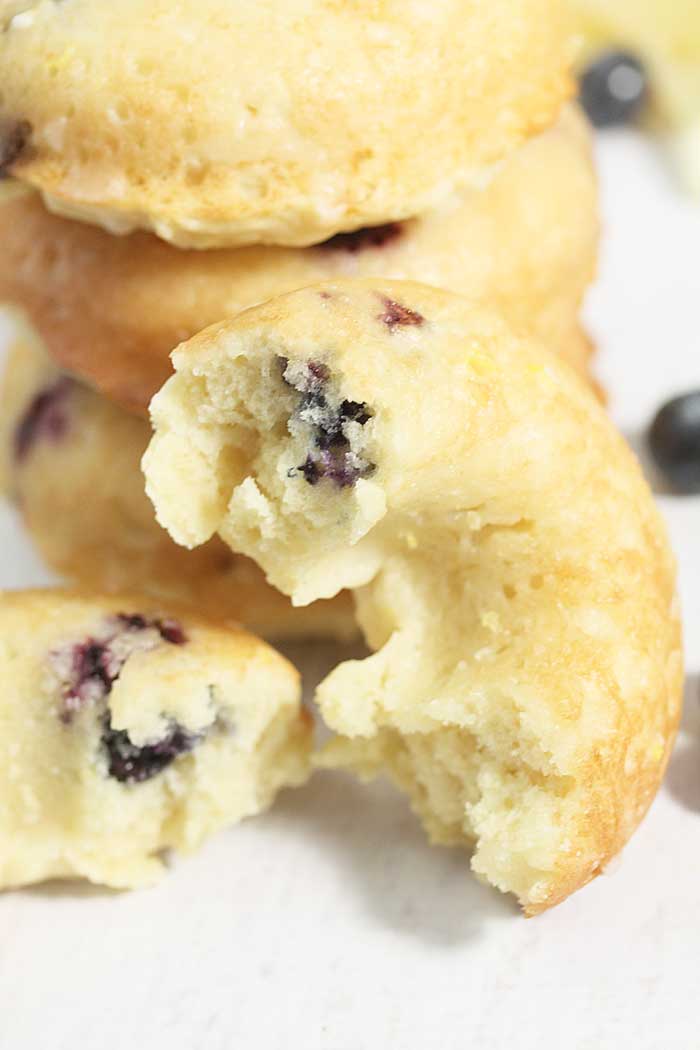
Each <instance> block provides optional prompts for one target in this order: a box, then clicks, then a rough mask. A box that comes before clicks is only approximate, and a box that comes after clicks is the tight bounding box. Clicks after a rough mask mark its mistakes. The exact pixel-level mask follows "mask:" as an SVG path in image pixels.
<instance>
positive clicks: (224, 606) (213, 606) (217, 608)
mask: <svg viewBox="0 0 700 1050" xmlns="http://www.w3.org/2000/svg"><path fill="white" fill-rule="evenodd" d="M150 436H151V428H150V427H149V425H148V423H147V422H146V421H145V420H143V419H139V418H137V417H136V416H132V415H129V414H128V413H126V412H125V411H124V410H123V409H121V408H118V407H117V406H116V405H114V404H112V403H111V402H110V401H108V400H107V399H106V398H105V397H102V396H101V395H100V394H97V393H95V392H94V391H92V390H90V389H89V388H88V387H86V386H84V385H83V384H82V383H79V382H77V381H76V380H73V379H71V378H70V377H68V376H67V375H66V374H65V373H62V372H61V371H60V370H59V369H58V368H57V367H56V366H55V365H54V364H52V363H51V361H50V360H49V359H48V357H47V356H46V353H45V352H44V350H43V349H42V347H41V346H40V344H39V343H38V341H37V340H36V338H34V337H33V336H32V333H31V332H29V331H26V330H24V331H22V330H21V329H18V330H17V331H16V335H15V340H14V343H13V345H12V348H11V351H10V354H9V359H8V363H7V366H6V369H5V374H4V376H3V380H2V384H1V385H0V486H1V487H2V489H3V490H4V492H5V494H6V495H7V496H9V498H10V499H11V500H12V501H13V502H14V503H15V504H16V506H17V508H18V510H19V512H20V514H21V515H22V519H23V521H24V524H25V526H26V527H27V529H28V531H29V534H30V536H31V537H32V539H33V541H34V542H35V544H36V545H37V547H38V549H39V551H40V553H41V554H42V556H43V557H44V559H45V561H46V562H47V564H48V565H49V566H50V567H51V568H52V569H53V570H54V572H56V573H58V574H59V575H60V576H62V577H64V578H65V579H69V580H71V581H75V582H77V583H79V584H80V585H82V586H84V587H89V588H91V589H93V590H97V591H109V592H114V591H118V592H119V591H124V590H132V589H134V588H136V589H138V590H140V591H145V592H147V593H148V594H151V595H152V596H154V597H156V598H159V599H160V600H162V601H177V602H179V603H185V604H187V605H189V606H191V607H192V608H193V609H195V610H197V611H199V612H204V613H205V614H206V615H208V616H215V617H217V618H219V619H221V618H227V619H235V620H238V621H240V622H242V623H245V624H246V626H247V627H249V628H250V630H252V631H254V632H255V633H256V634H261V635H263V636H264V637H266V638H274V639H275V640H277V641H279V640H282V639H284V640H290V639H301V638H308V637H313V638H320V637H323V638H337V639H344V640H346V639H348V638H351V637H354V636H355V635H356V633H357V628H356V625H355V617H354V611H353V605H352V601H351V599H350V595H349V594H347V593H344V594H342V595H338V597H336V598H334V599H333V601H331V602H315V603H314V604H313V605H309V606H306V607H305V608H304V609H294V608H293V607H292V605H291V602H290V601H289V599H288V598H287V597H286V596H285V595H283V594H280V592H279V591H277V590H275V588H274V587H271V586H270V585H269V584H268V583H267V582H266V581H265V577H264V576H263V573H262V572H261V571H260V569H259V568H258V566H257V565H256V564H255V563H254V562H252V561H250V559H249V558H244V557H241V556H240V555H234V554H232V552H231V550H230V549H229V548H228V547H227V546H226V545H225V544H224V543H223V542H222V541H221V540H220V539H218V538H214V539H212V540H211V541H210V542H209V543H207V544H205V545H204V546H203V547H200V548H198V549H197V550H196V551H186V550H183V548H182V547H178V545H177V544H176V543H174V541H173V540H172V539H171V538H170V536H169V535H168V533H167V532H166V531H165V529H163V528H161V527H160V525H158V523H157V521H156V519H155V515H154V513H153V507H152V506H151V504H150V502H149V500H148V498H147V497H146V494H145V492H144V479H143V474H142V473H141V466H140V463H141V457H142V455H143V453H144V451H145V449H146V446H147V444H148V441H149V439H150Z"/></svg>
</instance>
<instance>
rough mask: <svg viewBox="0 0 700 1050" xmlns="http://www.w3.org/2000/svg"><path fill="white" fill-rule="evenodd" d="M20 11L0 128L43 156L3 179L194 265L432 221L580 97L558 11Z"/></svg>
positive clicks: (97, 0) (142, 1) (56, 6)
mask: <svg viewBox="0 0 700 1050" xmlns="http://www.w3.org/2000/svg"><path fill="white" fill-rule="evenodd" d="M22 6H23V7H26V8H28V10H25V11H23V12H22V13H21V14H19V15H18V16H17V17H16V18H14V19H13V18H9V17H7V16H6V17H5V18H4V19H3V27H2V28H3V32H2V35H1V36H0V64H1V67H2V72H3V93H2V99H1V100H0V118H1V119H3V120H4V121H6V122H10V123H14V124H15V125H16V124H17V123H18V122H21V121H24V122H28V124H29V125H31V138H30V139H29V141H28V143H27V147H26V148H25V149H24V150H19V151H17V150H16V149H15V151H14V153H13V154H12V155H11V160H10V161H9V162H8V167H10V168H11V170H12V172H13V173H14V174H16V175H18V177H20V178H22V179H24V180H26V181H28V182H30V183H32V184H33V185H35V186H37V187H38V188H40V189H41V190H42V191H43V192H44V193H45V194H46V195H47V197H49V198H50V200H51V203H52V206H53V207H54V208H56V209H58V208H61V209H63V210H65V211H66V212H67V213H69V214H71V213H72V214H74V215H82V216H83V217H84V218H85V219H87V220H88V221H90V222H99V223H101V224H103V225H104V226H105V227H106V228H108V229H111V230H113V231H119V232H125V231H126V230H129V229H140V228H143V229H154V230H156V231H157V232H158V233H159V235H160V236H162V237H164V238H165V239H166V240H171V241H173V242H174V243H177V244H180V245H181V246H186V247H200V248H204V247H205V248H212V247H217V246H222V245H223V246H225V245H235V244H239V245H241V244H288V245H306V244H312V243H314V242H316V241H320V240H323V239H324V238H326V237H328V236H331V235H332V234H334V233H336V232H338V231H339V230H348V229H354V228H356V227H358V226H363V225H370V224H376V223H379V222H386V221H387V220H389V219H403V218H406V217H408V216H410V215H417V214H421V213H422V212H424V211H425V210H427V209H428V208H430V207H432V205H433V204H434V203H435V201H436V200H438V199H439V198H440V196H441V195H443V194H444V193H445V192H446V191H447V192H449V191H450V190H451V189H454V188H457V187H459V186H460V185H464V184H472V185H473V184H475V183H476V182H478V181H480V180H483V177H484V174H485V173H487V172H488V170H489V168H490V166H492V165H493V164H495V163H497V162H498V161H499V160H501V158H503V157H504V156H506V155H507V154H508V153H509V152H510V151H511V150H513V149H514V148H515V147H516V146H517V145H518V144H520V143H521V142H523V141H524V140H526V139H527V138H528V137H529V136H530V135H532V134H536V133H537V132H538V131H540V130H541V129H543V128H545V127H547V126H548V125H549V124H550V123H551V122H552V121H553V120H554V119H556V115H557V113H558V111H559V108H560V106H561V104H562V102H563V101H564V100H565V99H566V98H568V97H570V95H571V93H572V88H573V84H572V79H571V75H570V72H569V60H570V57H571V56H570V50H571V49H570V47H569V29H570V27H569V25H568V22H567V19H566V17H565V9H564V7H563V5H561V4H560V3H559V2H558V0H489V2H488V3H487V4H484V3H481V2H475V0H441V3H439V4H437V5H436V4H435V3H433V2H430V0H420V2H416V3H413V4H412V5H411V8H410V11H407V8H406V4H405V3H404V0H354V2H353V3H351V4H347V3H338V2H336V0H302V2H299V0H296V2H293V3H290V2H289V0H267V2H266V3H264V4H263V3H248V4H241V3H235V2H232V0H180V3H179V4H178V5H177V8H173V4H172V3H171V0H121V2H120V3H119V5H118V6H115V5H114V3H112V2H111V0H72V2H71V3H70V4H68V5H61V4H60V3H50V2H44V3H29V4H26V5H22ZM10 13H11V12H10ZM213 27H215V28H213ZM270 56H274V66H273V69H272V72H271V68H270ZM437 67H439V71H440V72H439V75H436V73H435V70H436V68H437ZM416 85H419V89H417V88H416ZM408 128H410V132H408V131H407V129H408Z"/></svg>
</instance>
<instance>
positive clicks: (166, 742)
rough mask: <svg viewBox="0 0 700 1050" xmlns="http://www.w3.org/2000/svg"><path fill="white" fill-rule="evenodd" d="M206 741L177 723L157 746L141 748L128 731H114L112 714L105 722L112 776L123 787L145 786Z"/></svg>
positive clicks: (104, 740) (104, 738)
mask: <svg viewBox="0 0 700 1050" xmlns="http://www.w3.org/2000/svg"><path fill="white" fill-rule="evenodd" d="M201 739H202V737H201V735H199V734H196V733H188V732H187V730H186V729H184V728H183V726H181V725H179V724H178V723H177V722H173V723H172V725H171V726H170V728H169V729H168V732H167V733H166V735H165V736H164V737H163V738H162V739H161V740H158V741H156V742H155V743H153V744H145V745H144V746H143V747H137V746H136V744H133V743H132V742H131V738H130V737H129V734H128V733H127V732H126V730H124V729H112V719H111V716H110V713H109V711H107V712H106V714H105V715H104V718H103V720H102V738H101V746H102V748H103V750H104V752H105V754H106V757H107V766H108V772H109V775H110V776H111V777H113V778H114V779H115V780H118V781H119V783H120V784H142V783H143V782H144V781H145V780H151V778H152V777H155V776H157V775H158V774H159V773H162V771H163V770H164V769H166V768H167V767H168V766H169V765H170V764H171V763H172V762H174V761H175V759H176V758H179V756H180V755H185V754H187V753H188V752H189V751H192V749H193V748H194V747H196V746H197V744H198V743H199V742H200V740H201Z"/></svg>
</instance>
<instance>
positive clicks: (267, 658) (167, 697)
mask: <svg viewBox="0 0 700 1050" xmlns="http://www.w3.org/2000/svg"><path fill="white" fill-rule="evenodd" d="M0 678H1V679H2V699H1V700H0V888H8V887H16V886H22V885H28V884H31V883H36V882H41V881H43V880H45V879H51V878H72V877H82V878H87V879H89V880H90V881H92V882H95V883H101V884H104V885H107V886H112V887H115V888H132V887H137V886H141V885H145V884H148V883H151V882H153V881H154V880H155V879H157V878H158V877H159V876H160V875H161V874H162V873H163V871H164V864H163V859H162V857H163V853H164V851H166V850H171V849H172V850H181V851H183V852H190V851H192V850H194V849H196V848H197V847H198V846H199V845H201V844H202V842H203V841H204V840H205V839H206V838H208V837H209V836H210V835H212V834H213V833H214V832H216V831H219V830H221V829H222V828H225V827H227V826H229V825H231V824H234V823H235V822H237V821H239V820H241V819H242V818H243V817H246V816H251V815H253V814H255V813H259V812H261V811H262V810H264V809H266V808H267V807H268V806H269V805H270V804H271V802H272V801H273V799H274V797H275V795H276V794H277V792H278V791H279V790H280V788H282V787H285V786H291V785H297V784H301V783H303V781H304V780H305V779H306V777H307V775H308V772H309V755H310V749H311V736H312V732H311V730H312V726H311V719H310V717H309V716H308V715H307V714H306V712H305V711H304V710H303V708H302V707H301V706H300V701H299V696H300V688H299V677H298V675H297V673H296V672H295V671H294V669H293V668H292V667H291V666H290V665H289V664H288V663H287V662H286V660H284V659H283V658H282V657H281V656H279V655H278V654H277V653H275V652H274V651H273V650H272V649H270V648H268V646H266V645H265V644H264V643H263V642H260V641H258V640H257V639H256V638H254V637H253V636H252V635H249V634H246V633H245V632H243V631H241V630H240V629H238V628H236V627H233V626H227V625H225V624H223V625H221V624H214V623H210V622H207V621H206V620H203V619H201V618H198V617H195V616H194V615H193V614H191V613H190V612H184V611H182V610H181V609H177V608H175V609H173V608H171V607H168V608H167V609H166V608H161V607H159V606H154V604H153V601H152V599H149V598H146V597H144V596H143V595H141V596H137V595H133V594H132V595H125V596H120V597H109V598H105V597H97V596H93V595H89V594H87V593H86V594H81V593H79V592H69V591H62V590H54V591H52V590H47V591H22V592H14V593H11V592H6V593H4V594H2V595H0Z"/></svg>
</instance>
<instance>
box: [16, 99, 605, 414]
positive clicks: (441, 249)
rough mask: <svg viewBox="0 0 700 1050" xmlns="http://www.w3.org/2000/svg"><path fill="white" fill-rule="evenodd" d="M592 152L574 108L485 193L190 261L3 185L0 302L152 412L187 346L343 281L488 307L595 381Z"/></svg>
mask: <svg viewBox="0 0 700 1050" xmlns="http://www.w3.org/2000/svg"><path fill="white" fill-rule="evenodd" d="M591 153H592V151H591V135H590V130H589V128H588V126H587V124H586V121H585V119H584V118H583V116H582V115H581V113H580V112H579V111H578V110H577V109H575V108H574V107H569V108H567V109H566V111H565V112H564V114H563V116H562V118H561V120H560V121H559V122H558V124H557V125H556V126H555V127H553V128H551V129H550V130H549V131H547V132H545V133H543V134H542V135H538V136H537V137H536V138H534V139H532V140H531V141H530V142H529V143H527V144H526V145H525V146H523V147H522V148H521V149H518V150H516V151H515V153H513V155H512V156H511V157H510V158H509V160H508V162H507V163H506V164H505V165H504V166H503V168H502V169H501V171H500V172H499V174H498V176H497V177H496V178H495V179H494V180H493V182H492V183H491V184H490V186H489V187H488V188H487V189H484V190H470V191H463V192H462V193H459V194H456V195H453V196H451V197H450V198H448V199H446V200H444V201H442V202H441V204H440V206H439V207H437V208H436V209H435V210H433V211H432V212H429V213H428V214H426V215H424V216H422V217H421V218H419V219H411V220H410V221H408V222H405V223H403V224H397V225H396V226H394V227H391V226H389V227H386V226H384V227H382V228H380V229H375V230H369V231H363V232H362V233H361V234H359V235H358V236H356V237H354V238H353V237H349V238H341V239H339V240H336V241H335V242H333V243H332V244H330V245H321V246H319V247H317V248H269V247H268V248H266V247H250V248H238V249H229V250H222V251H211V252H195V251H188V252H185V251H181V250H178V249H176V248H173V247H171V246H170V245H167V244H165V243H163V242H162V241H159V240H158V239H157V238H156V237H153V236H150V235H148V234H132V235H131V236H129V237H112V236H110V235H109V234H106V233H104V232H103V231H101V230H97V229H94V228H91V227H89V226H86V225H84V224H82V223H76V222H71V221H70V220H67V219H61V218H58V217H57V216H54V215H50V214H48V213H47V212H46V210H45V209H44V208H43V207H42V204H41V200H40V198H39V197H38V195H36V194H30V193H27V194H25V195H22V194H21V193H18V192H17V189H16V187H17V184H16V183H15V184H14V185H13V184H12V183H11V182H9V183H6V184H5V185H6V189H5V191H4V204H3V206H2V207H0V240H1V241H2V245H3V250H2V253H0V300H6V301H7V302H11V303H13V304H14V305H15V306H18V307H20V308H21V309H22V310H23V311H24V313H25V314H26V315H27V317H28V318H29V319H30V320H31V322H32V324H33V325H34V326H35V327H36V329H37V330H38V331H39V332H40V334H41V336H42V338H43V340H44V342H45V344H46V346H47V349H48V350H49V353H50V354H51V356H52V357H53V358H54V359H55V360H56V361H57V362H59V363H60V364H62V365H63V366H64V367H65V368H68V369H69V370H70V371H72V372H74V373H76V374H77V375H79V376H81V377H82V378H84V379H86V380H87V381H88V382H90V383H91V384H93V385H94V386H96V387H97V388H98V389H100V390H102V391H104V393H106V394H108V395H109V396H110V397H112V398H114V399H116V400H117V401H119V402H121V403H122V404H124V405H126V406H127V407H128V408H130V409H131V410H134V411H138V412H143V413H144V414H146V413H147V410H148V403H149V401H150V399H151V397H152V396H153V394H155V392H156V390H158V388H159V387H160V386H162V384H163V383H164V382H165V380H166V379H167V377H168V375H170V372H171V366H170V353H171V351H172V349H173V347H174V346H176V345H177V343H179V342H181V341H182V340H184V339H189V338H190V337H191V336H193V335H195V334H196V333H197V332H199V331H201V329H202V328H205V327H206V326H207V325H209V324H212V323H214V322H215V321H221V320H222V319H223V318H225V317H232V316H235V314H237V313H240V311H241V310H243V309H245V308H246V307H248V306H252V305H254V304H255V303H258V302H261V301H263V300H265V299H269V298H271V297H272V296H273V295H279V294H281V293H282V292H290V291H293V290H294V289H295V288H302V287H304V285H307V284H313V283H314V282H316V281H320V280H324V279H333V278H335V277H347V276H359V277H392V278H393V277H398V278H408V279H415V280H424V281H427V282H429V283H430V284H435V285H438V286H439V287H444V288H448V289H450V290H451V291H455V292H460V293H464V294H468V295H470V296H484V297H488V298H491V299H492V300H493V301H494V302H495V303H497V304H498V306H499V307H500V308H501V309H502V310H503V311H504V313H505V315H506V317H507V318H508V319H509V320H511V321H512V322H513V324H515V325H517V326H518V327H520V328H524V329H526V330H527V331H533V332H535V333H536V334H537V335H538V336H540V337H541V338H542V339H544V340H545V341H546V342H548V343H550V344H551V346H552V347H553V348H554V349H556V350H557V351H558V352H559V353H561V355H562V357H564V358H566V360H567V361H569V362H570V363H571V364H572V366H573V367H574V368H576V369H577V370H579V371H580V372H582V373H583V374H586V373H587V369H588V365H589V351H590V346H589V343H588V340H587V339H586V337H585V335H584V334H583V332H582V330H581V326H580V322H579V311H580V306H581V300H582V298H583V295H584V292H585V290H586V288H587V286H588V284H589V282H590V280H591V278H592V276H593V273H594V270H595V265H596V258H597V250H598V227H599V221H598V194H597V185H596V179H595V174H594V171H593V163H592V156H591ZM2 199H3V198H2V196H0V201H2Z"/></svg>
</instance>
